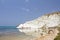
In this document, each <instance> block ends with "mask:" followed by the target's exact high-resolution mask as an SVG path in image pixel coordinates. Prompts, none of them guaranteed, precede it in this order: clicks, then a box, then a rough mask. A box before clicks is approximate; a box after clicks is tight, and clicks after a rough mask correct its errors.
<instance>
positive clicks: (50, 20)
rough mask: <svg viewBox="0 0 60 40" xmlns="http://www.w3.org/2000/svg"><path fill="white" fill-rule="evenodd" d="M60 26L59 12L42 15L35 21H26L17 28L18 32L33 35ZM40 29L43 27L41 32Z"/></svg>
mask: <svg viewBox="0 0 60 40" xmlns="http://www.w3.org/2000/svg"><path fill="white" fill-rule="evenodd" d="M58 25H60V12H56V13H52V14H47V15H43V16H41V17H39V18H37V19H35V20H32V21H27V22H25V23H24V24H20V25H19V26H18V27H17V28H18V29H19V31H20V32H24V33H26V34H29V33H30V35H31V34H34V33H37V34H38V33H39V34H40V33H43V34H46V33H47V32H44V30H46V31H48V28H49V27H56V26H58ZM42 27H45V29H44V30H43V29H42Z"/></svg>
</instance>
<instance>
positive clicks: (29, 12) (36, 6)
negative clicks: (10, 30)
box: [0, 0, 60, 26]
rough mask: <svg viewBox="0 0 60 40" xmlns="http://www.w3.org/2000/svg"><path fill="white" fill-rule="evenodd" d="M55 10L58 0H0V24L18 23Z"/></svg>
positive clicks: (58, 3)
mask: <svg viewBox="0 0 60 40" xmlns="http://www.w3.org/2000/svg"><path fill="white" fill-rule="evenodd" d="M55 11H60V0H0V25H2V26H4V25H6V26H7V25H8V26H9V25H19V24H21V23H24V22H25V21H28V20H32V19H35V18H37V17H39V16H41V15H43V14H45V13H51V12H55Z"/></svg>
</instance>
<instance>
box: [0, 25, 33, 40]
mask: <svg viewBox="0 0 60 40" xmlns="http://www.w3.org/2000/svg"><path fill="white" fill-rule="evenodd" d="M32 38H33V37H32V36H28V35H25V34H24V33H21V32H19V31H18V29H17V28H16V26H0V40H30V39H32Z"/></svg>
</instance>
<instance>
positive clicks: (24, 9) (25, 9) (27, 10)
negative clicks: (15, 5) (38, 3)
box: [22, 8, 30, 12]
mask: <svg viewBox="0 0 60 40" xmlns="http://www.w3.org/2000/svg"><path fill="white" fill-rule="evenodd" d="M22 10H23V11H26V12H29V11H30V9H28V8H22Z"/></svg>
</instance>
